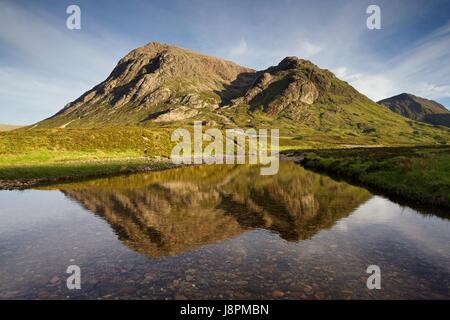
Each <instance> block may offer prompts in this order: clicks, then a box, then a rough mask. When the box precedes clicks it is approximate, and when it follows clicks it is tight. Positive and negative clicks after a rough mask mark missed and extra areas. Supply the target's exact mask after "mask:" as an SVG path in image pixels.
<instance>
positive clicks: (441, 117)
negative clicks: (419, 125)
mask: <svg viewBox="0 0 450 320" xmlns="http://www.w3.org/2000/svg"><path fill="white" fill-rule="evenodd" d="M378 103H379V104H382V105H385V106H386V107H388V108H389V109H391V110H392V111H394V112H397V113H399V114H401V115H403V116H405V117H407V118H410V119H413V120H417V121H422V122H426V123H430V124H434V125H441V126H447V127H450V111H449V110H447V108H445V107H444V106H443V105H442V104H440V103H438V102H436V101H433V100H429V99H425V98H421V97H417V96H415V95H412V94H409V93H402V94H399V95H397V96H393V97H390V98H387V99H383V100H380V101H378Z"/></svg>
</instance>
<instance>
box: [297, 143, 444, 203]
mask: <svg viewBox="0 0 450 320" xmlns="http://www.w3.org/2000/svg"><path fill="white" fill-rule="evenodd" d="M302 163H303V165H304V166H305V167H306V168H309V169H314V170H318V171H323V172H326V173H331V174H335V175H338V176H341V177H344V178H349V179H352V180H354V181H357V182H360V183H363V184H364V185H367V186H369V187H372V188H375V189H377V190H379V191H381V192H383V193H386V194H387V195H393V196H397V197H401V198H403V199H406V200H409V201H412V202H416V203H426V204H431V205H438V206H445V207H450V147H448V146H447V147H444V146H443V147H415V148H373V149H352V150H322V151H314V152H307V153H306V154H305V155H304V159H303V161H302Z"/></svg>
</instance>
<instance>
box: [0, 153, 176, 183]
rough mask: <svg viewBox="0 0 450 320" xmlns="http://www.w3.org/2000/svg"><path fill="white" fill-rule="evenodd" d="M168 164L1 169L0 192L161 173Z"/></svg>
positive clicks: (143, 161)
mask: <svg viewBox="0 0 450 320" xmlns="http://www.w3.org/2000/svg"><path fill="white" fill-rule="evenodd" d="M172 167H174V165H173V164H172V163H171V162H169V161H156V160H154V159H151V158H131V159H110V160H106V159H103V160H90V161H73V162H63V163H58V162H55V163H47V164H42V165H37V164H32V165H20V166H3V167H0V189H22V188H28V187H32V186H37V185H42V184H47V183H54V182H64V181H72V180H78V179H83V178H92V177H102V176H109V175H117V174H126V173H135V172H144V171H153V170H163V169H168V168H172Z"/></svg>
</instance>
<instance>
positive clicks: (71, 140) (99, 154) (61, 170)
mask: <svg viewBox="0 0 450 320" xmlns="http://www.w3.org/2000/svg"><path fill="white" fill-rule="evenodd" d="M170 150H171V145H170V141H169V133H168V131H167V130H166V129H162V128H161V129H159V130H148V129H145V128H139V127H129V128H103V129H95V130H94V129H92V130H91V129H33V130H27V129H22V130H15V131H11V132H2V133H0V180H2V179H3V180H6V179H39V178H50V179H51V178H58V177H81V176H87V175H89V176H90V175H98V174H108V173H115V172H124V171H134V170H137V169H139V168H140V167H142V166H145V167H148V166H153V164H154V158H155V156H163V157H167V156H169V155H170Z"/></svg>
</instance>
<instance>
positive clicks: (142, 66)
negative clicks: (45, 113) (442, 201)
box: [33, 42, 449, 144]
mask: <svg viewBox="0 0 450 320" xmlns="http://www.w3.org/2000/svg"><path fill="white" fill-rule="evenodd" d="M193 121H203V122H204V123H205V124H206V125H208V126H216V127H219V128H225V127H230V126H231V127H236V126H238V127H277V128H280V129H281V132H282V135H284V136H286V137H289V139H291V141H290V143H291V142H292V143H294V142H293V140H292V139H297V140H302V139H305V138H307V137H313V136H316V137H320V139H324V140H326V141H327V142H330V141H334V140H335V141H336V142H337V143H340V142H341V141H343V142H345V143H353V144H362V143H364V144H380V142H381V144H383V143H384V142H387V143H389V144H392V143H398V142H399V141H401V142H402V143H419V144H428V143H436V142H438V141H439V143H442V141H448V140H449V138H448V132H446V131H442V129H434V128H431V127H428V126H426V125H422V124H420V123H415V122H410V121H409V120H407V119H405V118H404V117H402V116H400V115H398V114H396V113H394V112H392V111H390V110H389V109H387V108H385V107H384V106H381V105H379V104H377V103H375V102H374V101H372V100H370V99H369V98H368V97H366V96H365V95H363V94H361V93H359V92H358V91H357V90H356V89H355V88H353V87H352V86H351V85H349V84H348V83H347V82H345V81H343V80H340V79H339V78H337V77H336V76H335V75H334V74H333V73H332V72H331V71H329V70H326V69H321V68H319V67H318V66H317V65H315V64H314V63H312V62H311V61H308V60H305V59H301V58H298V57H292V56H291V57H286V58H284V59H283V60H282V61H281V62H280V63H278V64H277V65H275V66H272V67H269V68H267V69H265V70H259V71H257V70H254V69H251V68H247V67H243V66H240V65H238V64H236V63H234V62H231V61H227V60H223V59H220V58H217V57H211V56H207V55H203V54H200V53H197V52H195V51H192V50H189V49H183V48H178V47H175V46H171V45H166V44H161V43H158V42H151V43H149V44H147V45H145V46H142V47H139V48H137V49H134V50H132V51H130V52H129V53H128V54H127V55H126V56H124V57H123V58H122V59H120V61H119V62H118V64H117V65H116V67H115V68H114V69H113V71H112V72H111V74H110V75H109V76H108V77H107V78H106V79H105V80H104V81H103V82H101V83H100V84H98V85H97V86H95V87H94V88H92V89H91V90H89V91H87V92H86V93H84V94H83V95H81V96H80V97H79V98H78V99H76V100H75V101H73V102H71V103H69V104H67V105H66V106H65V107H64V108H63V109H62V110H60V111H59V112H58V113H57V114H55V115H54V116H52V117H50V118H48V119H45V120H43V121H41V122H39V123H37V124H36V125H34V126H33V128H98V127H110V126H112V127H119V126H144V127H151V128H156V127H167V126H173V125H177V126H183V125H189V124H192V122H193ZM399 136H400V138H399ZM296 143H297V142H295V143H294V144H296ZM333 143H334V142H333Z"/></svg>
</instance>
